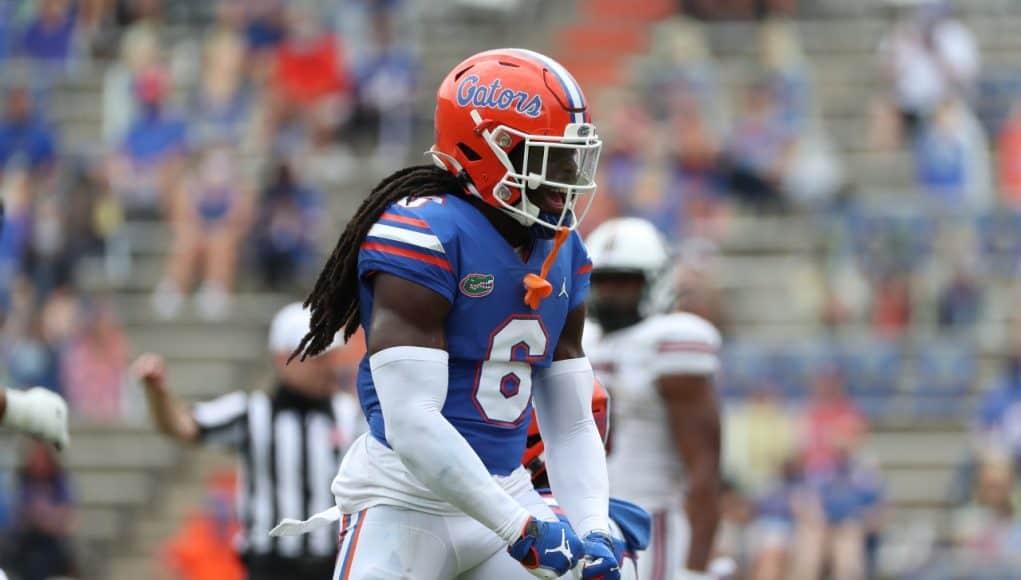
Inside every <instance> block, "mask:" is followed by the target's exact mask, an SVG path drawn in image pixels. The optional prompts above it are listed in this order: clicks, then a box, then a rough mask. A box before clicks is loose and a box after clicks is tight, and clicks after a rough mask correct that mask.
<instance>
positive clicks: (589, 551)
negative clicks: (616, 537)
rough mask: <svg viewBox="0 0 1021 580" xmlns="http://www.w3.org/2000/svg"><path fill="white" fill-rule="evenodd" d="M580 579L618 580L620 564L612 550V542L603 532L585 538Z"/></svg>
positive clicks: (590, 533) (591, 533)
mask: <svg viewBox="0 0 1021 580" xmlns="http://www.w3.org/2000/svg"><path fill="white" fill-rule="evenodd" d="M583 545H584V547H583V548H582V549H583V550H584V554H583V555H582V568H581V577H582V578H583V579H591V580H620V563H619V562H618V561H617V556H616V555H615V551H614V549H613V540H612V539H610V536H608V535H607V534H605V533H603V532H589V533H588V535H586V536H585V539H584V542H583Z"/></svg>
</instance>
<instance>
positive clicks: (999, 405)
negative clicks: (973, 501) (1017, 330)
mask: <svg viewBox="0 0 1021 580" xmlns="http://www.w3.org/2000/svg"><path fill="white" fill-rule="evenodd" d="M1019 346H1021V345H1019ZM978 431H979V438H980V440H981V441H982V442H983V443H985V446H986V447H989V448H999V449H1008V450H1009V451H1010V453H1011V455H1013V456H1014V458H1015V461H1016V460H1017V459H1019V458H1021V348H1018V347H1015V352H1014V353H1012V354H1011V355H1010V356H1009V357H1008V358H1007V359H1006V361H1004V364H1003V370H1002V371H1001V372H1000V376H999V377H998V378H997V379H996V380H995V382H994V384H993V386H992V388H991V389H987V391H986V395H985V397H984V398H983V400H982V404H981V405H980V406H979V413H978Z"/></svg>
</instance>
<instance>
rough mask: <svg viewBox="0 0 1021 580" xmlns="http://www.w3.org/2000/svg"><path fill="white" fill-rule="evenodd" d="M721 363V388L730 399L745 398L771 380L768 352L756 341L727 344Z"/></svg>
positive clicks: (722, 353) (724, 347)
mask: <svg viewBox="0 0 1021 580" xmlns="http://www.w3.org/2000/svg"><path fill="white" fill-rule="evenodd" d="M721 365H722V369H721V371H720V377H719V383H720V389H721V391H722V392H723V396H724V397H725V398H728V399H735V398H738V399H739V398H743V397H745V396H746V395H748V393H750V392H752V391H753V390H755V389H756V388H758V387H759V386H761V385H762V384H763V383H764V382H768V381H769V380H770V377H769V375H768V365H767V358H766V353H765V351H764V350H763V348H762V347H761V345H759V344H756V343H752V342H732V343H728V344H725V345H724V346H723V350H722V352H721Z"/></svg>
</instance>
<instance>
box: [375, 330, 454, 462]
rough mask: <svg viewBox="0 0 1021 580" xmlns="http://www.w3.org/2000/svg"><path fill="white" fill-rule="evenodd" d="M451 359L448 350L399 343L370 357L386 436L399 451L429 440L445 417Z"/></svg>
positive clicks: (395, 449)
mask: <svg viewBox="0 0 1021 580" xmlns="http://www.w3.org/2000/svg"><path fill="white" fill-rule="evenodd" d="M448 360H449V356H448V355H447V352H446V351H443V350H440V349H436V348H423V347H416V346H396V347H392V348H388V349H385V350H381V351H379V352H377V353H376V354H374V355H372V356H371V357H369V366H370V368H371V369H372V382H373V384H374V385H375V387H376V395H377V396H378V397H379V404H380V407H381V408H382V411H383V425H384V427H385V429H386V439H387V442H389V443H390V446H391V447H392V448H393V449H394V451H396V452H397V453H399V454H400V453H401V452H402V449H407V448H408V447H409V446H414V445H415V444H416V443H417V444H421V443H422V442H424V441H428V440H429V439H430V438H431V437H432V436H433V435H434V434H433V428H432V425H433V423H434V422H435V421H436V420H443V417H442V414H441V411H442V409H443V402H444V401H445V400H446V398H447V381H448V375H449V371H448Z"/></svg>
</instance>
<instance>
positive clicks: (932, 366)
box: [912, 340, 978, 419]
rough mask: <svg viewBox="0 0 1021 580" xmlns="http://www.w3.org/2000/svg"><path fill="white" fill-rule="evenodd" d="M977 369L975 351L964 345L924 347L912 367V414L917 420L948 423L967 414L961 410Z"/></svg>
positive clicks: (954, 342)
mask: <svg viewBox="0 0 1021 580" xmlns="http://www.w3.org/2000/svg"><path fill="white" fill-rule="evenodd" d="M977 369H978V361H977V357H976V353H975V347H974V346H973V345H971V344H970V343H968V342H965V341H950V340H946V341H936V342H932V343H929V344H926V345H923V346H922V347H921V348H920V349H919V351H918V354H917V358H916V360H915V367H914V370H915V372H914V388H913V389H912V394H913V395H914V411H915V413H917V414H918V416H919V417H920V418H928V419H950V418H953V417H960V416H961V415H962V414H966V411H965V410H964V409H963V408H962V405H964V404H965V403H966V402H967V401H968V393H969V391H971V388H972V385H973V383H974V380H975V376H976V373H977Z"/></svg>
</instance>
